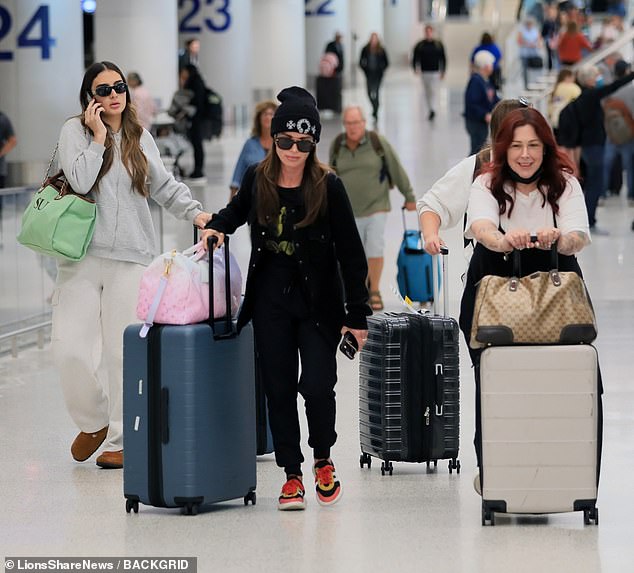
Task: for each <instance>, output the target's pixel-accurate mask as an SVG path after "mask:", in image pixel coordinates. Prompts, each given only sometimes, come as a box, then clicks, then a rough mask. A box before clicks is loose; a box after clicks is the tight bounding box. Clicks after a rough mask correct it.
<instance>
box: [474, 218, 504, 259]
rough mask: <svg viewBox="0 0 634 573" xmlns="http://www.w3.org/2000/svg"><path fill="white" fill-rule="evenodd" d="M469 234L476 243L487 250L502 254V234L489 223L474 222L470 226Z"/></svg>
mask: <svg viewBox="0 0 634 573" xmlns="http://www.w3.org/2000/svg"><path fill="white" fill-rule="evenodd" d="M471 232H472V233H473V235H474V236H475V239H476V241H478V243H482V244H483V245H484V246H485V247H486V248H487V249H490V250H491V251H496V252H498V253H502V252H504V233H501V232H500V230H499V229H498V228H497V227H496V226H495V225H494V224H493V223H492V222H491V221H475V222H474V223H472V225H471Z"/></svg>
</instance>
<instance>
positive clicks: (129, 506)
mask: <svg viewBox="0 0 634 573" xmlns="http://www.w3.org/2000/svg"><path fill="white" fill-rule="evenodd" d="M125 511H126V513H130V512H131V511H134V513H139V502H138V501H136V500H132V499H126V500H125Z"/></svg>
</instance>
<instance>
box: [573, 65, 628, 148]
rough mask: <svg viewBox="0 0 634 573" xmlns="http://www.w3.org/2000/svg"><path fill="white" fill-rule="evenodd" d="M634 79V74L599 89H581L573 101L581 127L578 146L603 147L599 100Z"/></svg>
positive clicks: (603, 130) (603, 136)
mask: <svg viewBox="0 0 634 573" xmlns="http://www.w3.org/2000/svg"><path fill="white" fill-rule="evenodd" d="M633 79H634V72H631V73H629V74H627V75H626V76H623V77H622V78H619V79H618V80H615V81H613V82H612V83H611V84H608V85H607V86H602V87H600V88H583V87H582V88H581V94H580V95H579V97H578V98H577V99H576V100H575V110H576V113H577V117H578V118H579V123H580V126H581V133H580V141H581V142H580V145H581V146H582V147H586V146H589V145H603V144H604V143H605V128H604V127H603V108H602V107H601V100H602V99H603V98H604V97H607V96H609V95H611V94H613V93H614V92H615V91H616V90H618V89H619V88H621V87H623V86H624V85H625V84H627V83H629V82H631V81H632V80H633Z"/></svg>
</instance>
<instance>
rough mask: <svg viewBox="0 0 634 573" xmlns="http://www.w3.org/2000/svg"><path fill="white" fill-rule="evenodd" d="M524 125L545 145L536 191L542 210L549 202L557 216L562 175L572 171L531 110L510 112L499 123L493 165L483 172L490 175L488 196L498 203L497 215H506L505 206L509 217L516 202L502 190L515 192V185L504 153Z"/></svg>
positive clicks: (545, 126)
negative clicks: (511, 189) (540, 200)
mask: <svg viewBox="0 0 634 573" xmlns="http://www.w3.org/2000/svg"><path fill="white" fill-rule="evenodd" d="M524 125H530V126H532V127H533V129H534V130H535V133H536V134H537V137H538V139H539V140H540V141H541V142H542V143H543V145H544V158H543V161H542V165H541V168H540V169H541V174H540V176H539V179H538V180H537V189H538V190H539V192H540V193H541V195H542V198H543V201H542V207H543V206H544V205H545V204H546V201H548V203H549V204H550V206H551V207H552V210H553V212H554V213H558V212H559V206H558V205H557V201H558V200H559V198H560V197H561V195H562V193H563V192H564V189H565V188H566V176H565V174H566V173H569V174H572V173H573V172H574V169H573V166H572V164H571V163H570V160H569V159H568V158H567V157H566V156H565V155H564V154H563V153H561V152H560V151H559V150H558V149H557V142H556V141H555V137H554V135H553V132H552V130H551V129H550V126H549V125H548V122H547V121H546V119H544V116H543V115H542V114H541V113H539V112H538V111H537V110H536V109H533V108H530V107H527V108H521V109H516V110H514V111H511V112H509V113H508V114H507V116H506V117H505V118H504V120H503V121H502V125H501V126H500V130H499V132H498V134H497V137H496V139H495V141H494V143H493V161H492V162H491V163H489V164H488V165H487V166H486V167H485V168H484V170H483V171H484V172H489V173H491V183H490V187H491V194H492V195H493V196H494V197H495V199H496V200H497V202H498V205H499V207H500V215H502V214H503V213H505V212H506V209H507V204H508V216H509V217H510V216H511V213H512V212H513V207H514V206H515V200H514V198H513V196H512V195H511V194H509V193H507V192H506V191H505V190H504V185H505V184H506V185H511V186H512V187H513V188H515V183H514V182H513V179H512V178H511V168H510V167H509V165H508V163H507V161H506V153H507V151H508V149H509V147H510V146H511V143H512V141H513V136H514V134H515V130H516V129H517V128H518V127H522V126H524Z"/></svg>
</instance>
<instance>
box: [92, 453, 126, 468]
mask: <svg viewBox="0 0 634 573" xmlns="http://www.w3.org/2000/svg"><path fill="white" fill-rule="evenodd" d="M97 465H98V466H99V467H100V468H103V469H105V470H120V469H121V468H122V467H123V450H119V451H118V452H102V453H101V455H100V456H99V457H98V458H97Z"/></svg>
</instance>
